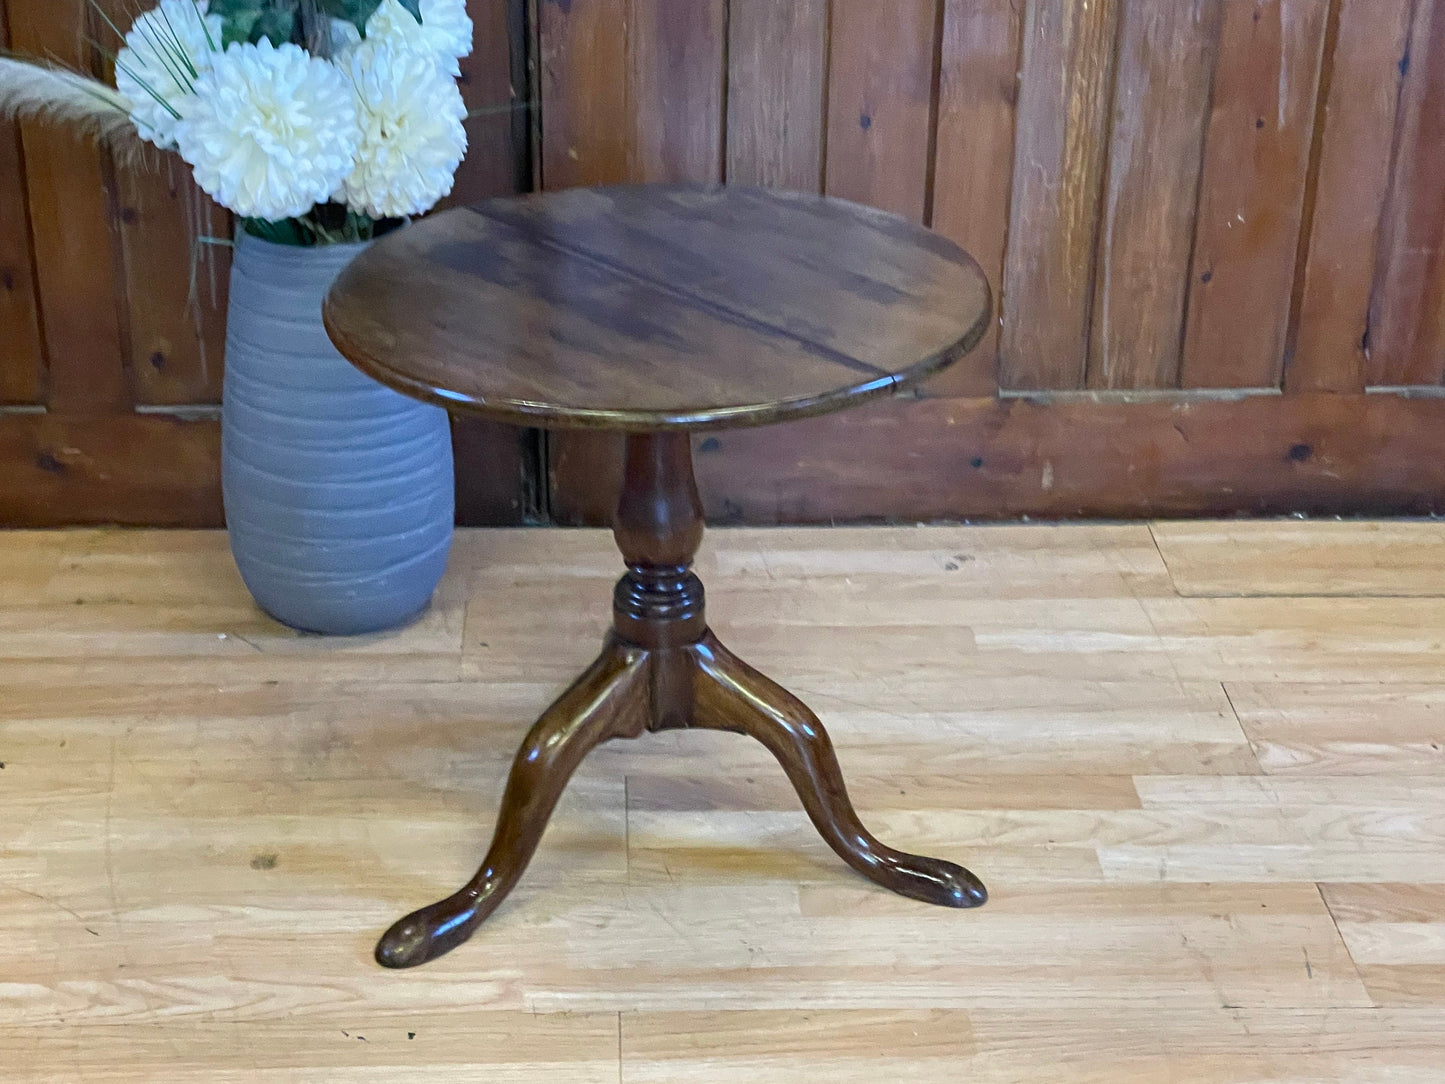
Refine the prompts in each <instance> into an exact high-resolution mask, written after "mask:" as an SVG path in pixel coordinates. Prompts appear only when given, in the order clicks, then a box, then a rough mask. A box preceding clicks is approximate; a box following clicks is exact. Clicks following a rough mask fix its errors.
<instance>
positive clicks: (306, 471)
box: [221, 234, 453, 635]
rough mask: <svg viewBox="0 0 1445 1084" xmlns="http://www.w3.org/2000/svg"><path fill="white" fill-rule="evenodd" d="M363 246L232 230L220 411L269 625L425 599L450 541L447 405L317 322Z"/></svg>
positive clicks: (420, 603) (250, 562) (238, 527)
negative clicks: (402, 388)
mask: <svg viewBox="0 0 1445 1084" xmlns="http://www.w3.org/2000/svg"><path fill="white" fill-rule="evenodd" d="M363 247H364V246H362V245H325V246H318V247H315V248H298V247H294V246H289V245H275V244H271V243H270V242H267V241H262V240H259V239H257V238H254V237H251V236H249V235H244V234H243V235H241V237H240V238H239V240H238V242H237V246H236V253H235V259H234V261H233V263H232V267H231V303H230V315H229V321H228V324H227V328H226V376H225V390H224V396H223V399H222V409H221V425H222V428H221V456H222V488H223V490H224V494H225V501H226V525H227V528H228V529H229V531H230V537H231V553H232V554H233V555H234V556H235V559H236V565H237V567H238V568H239V569H240V570H241V577H242V579H244V580H245V581H246V586H247V587H248V588H249V589H250V591H251V594H252V595H254V596H255V598H256V601H257V602H258V603H259V604H260V605H261V608H262V609H264V610H265V611H266V612H267V613H269V614H270V615H271V616H272V617H274V618H276V619H277V620H278V621H281V622H283V623H285V624H287V625H290V626H292V627H293V628H298V629H304V630H307V631H311V632H323V633H335V634H343V635H347V634H355V633H362V632H374V631H377V630H379V629H385V628H390V627H392V626H395V625H399V624H402V623H404V622H405V621H407V620H408V619H410V618H412V617H413V616H415V615H416V614H418V613H419V612H420V611H421V610H422V609H424V608H425V607H426V605H427V603H428V601H429V600H430V599H431V596H432V592H433V591H434V590H435V589H436V585H437V582H438V581H439V580H440V579H441V576H442V572H443V570H444V569H445V567H446V561H447V552H448V550H449V549H450V546H451V539H452V516H453V496H452V445H451V434H450V428H449V426H448V424H447V416H446V412H445V411H443V410H440V409H438V408H436V407H432V406H427V405H426V404H424V403H419V402H417V401H415V400H413V399H408V398H406V397H405V396H403V395H399V394H398V393H396V392H394V391H391V390H390V389H389V388H386V387H383V386H382V385H381V384H378V383H377V382H376V381H374V380H372V379H371V378H370V377H368V376H364V375H363V374H362V373H360V372H358V371H357V370H356V369H355V368H353V367H352V366H351V365H350V364H349V363H348V362H347V361H346V359H345V358H343V357H342V356H341V355H340V354H339V353H337V351H336V348H335V347H334V346H332V345H331V340H330V339H328V338H327V336H326V331H325V329H324V328H323V327H322V325H321V302H322V299H323V298H324V297H325V295H326V291H327V289H328V288H329V287H330V286H331V283H332V282H333V280H335V278H336V276H337V274H339V273H340V271H341V270H342V268H344V267H345V266H346V264H347V263H348V262H350V260H351V259H352V257H354V256H355V255H356V254H357V253H358V252H360V251H361V249H362V248H363Z"/></svg>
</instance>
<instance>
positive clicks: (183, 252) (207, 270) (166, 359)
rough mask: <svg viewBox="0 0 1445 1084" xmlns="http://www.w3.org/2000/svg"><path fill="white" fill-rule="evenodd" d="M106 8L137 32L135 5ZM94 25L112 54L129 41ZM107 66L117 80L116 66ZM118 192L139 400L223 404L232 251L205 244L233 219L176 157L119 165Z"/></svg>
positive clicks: (129, 348) (120, 2)
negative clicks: (222, 363)
mask: <svg viewBox="0 0 1445 1084" xmlns="http://www.w3.org/2000/svg"><path fill="white" fill-rule="evenodd" d="M97 2H98V4H99V6H100V7H101V9H103V10H104V12H105V13H106V17H107V18H108V19H109V20H110V21H111V22H112V23H114V24H115V26H116V27H119V28H121V29H126V28H128V27H129V25H130V23H131V20H132V19H133V18H134V13H135V11H136V6H135V5H134V4H133V3H131V2H130V0H97ZM92 25H94V26H95V28H96V31H97V33H96V40H97V42H98V44H99V46H100V47H101V48H102V49H104V50H106V51H111V52H114V51H117V50H119V49H120V48H121V46H122V45H123V44H124V42H123V41H122V40H121V39H120V38H118V37H117V35H116V33H115V31H114V30H112V29H111V28H110V27H109V26H107V25H105V22H104V20H96V21H95V23H93V24H92ZM100 66H101V68H102V77H103V78H104V79H105V80H106V81H107V82H113V80H114V74H113V73H112V72H111V70H110V65H109V64H108V63H102V64H101V65H100ZM114 186H115V188H114V191H115V199H116V204H115V206H114V207H112V208H110V214H111V230H112V238H113V244H114V245H115V251H116V253H117V255H118V257H119V259H118V262H117V265H116V272H115V273H116V277H117V279H118V284H119V286H120V288H121V292H120V295H119V297H118V301H119V304H120V306H121V330H122V335H123V346H124V347H125V349H126V364H127V366H128V369H129V373H128V375H129V378H130V383H131V391H132V394H133V395H134V397H135V400H136V401H137V402H140V403H145V404H152V405H183V404H189V403H217V402H220V398H221V356H222V353H223V351H224V347H225V336H226V316H225V305H226V295H227V281H228V275H229V273H230V259H229V256H230V253H229V250H228V249H226V248H224V247H219V246H215V245H204V244H202V243H201V241H200V238H202V237H207V236H209V237H220V238H222V239H226V238H228V236H229V227H230V219H229V216H228V215H227V214H226V212H224V211H223V210H221V209H220V208H219V207H216V206H215V205H214V204H213V203H212V202H211V201H210V199H209V198H207V197H206V195H205V194H204V193H202V192H201V190H200V189H199V188H198V187H197V186H196V184H195V182H194V181H193V180H192V179H191V170H190V167H189V166H187V165H186V164H185V163H184V162H182V161H181V160H180V158H179V157H178V156H176V155H173V154H161V153H159V152H157V151H154V150H151V149H149V148H148V149H147V150H146V152H145V154H144V155H143V156H142V157H141V158H140V159H139V160H138V161H137V162H135V163H133V164H129V165H127V164H125V163H123V162H117V163H116V164H115V167H114ZM193 267H194V271H195V279H194V283H195V291H194V295H193V294H192V289H191V287H192V269H193Z"/></svg>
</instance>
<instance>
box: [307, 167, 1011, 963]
mask: <svg viewBox="0 0 1445 1084" xmlns="http://www.w3.org/2000/svg"><path fill="white" fill-rule="evenodd" d="M989 312H990V302H989V292H988V286H987V283H986V281H985V279H984V277H983V275H982V273H981V272H980V271H979V269H978V267H977V265H976V264H975V263H974V262H973V260H971V259H970V258H969V257H968V256H967V255H966V254H965V253H964V252H963V251H962V250H960V249H959V248H958V247H957V246H955V245H953V244H952V243H950V242H948V241H946V240H944V239H943V238H941V237H939V236H938V235H936V234H933V233H930V232H928V231H927V230H924V229H922V228H921V227H917V226H914V225H912V224H910V223H908V222H905V221H903V220H902V219H899V218H895V217H893V216H891V215H887V214H884V213H882V212H878V211H873V210H869V209H866V208H863V207H859V206H856V205H854V204H850V203H845V202H842V201H839V200H832V199H825V198H822V197H816V196H806V195H797V194H791V193H776V192H767V191H762V190H758V189H747V188H709V187H698V186H685V185H683V186H639V187H620V188H610V189H579V190H573V191H567V192H559V193H551V194H547V195H540V196H531V197H522V198H516V199H502V200H493V201H490V202H486V203H482V204H478V205H476V206H474V207H469V208H459V209H457V210H453V211H448V212H446V213H444V214H440V215H437V216H435V217H433V218H430V219H427V220H425V221H422V222H419V223H417V224H415V225H412V226H409V227H407V228H406V229H403V230H399V231H397V232H395V233H393V234H391V235H389V236H388V237H386V238H384V239H383V240H381V241H379V242H378V243H377V244H375V245H374V246H372V247H371V248H370V249H369V250H368V251H367V252H365V253H363V254H362V255H361V256H360V257H359V258H358V259H357V260H356V261H355V262H354V263H353V264H352V265H351V266H350V267H349V268H348V269H347V270H346V271H345V272H344V273H343V274H342V275H341V277H340V279H339V280H338V281H337V283H336V285H335V287H334V288H333V289H332V291H331V294H330V296H329V297H328V299H327V302H326V309H325V316H326V326H327V328H328V330H329V332H330V334H331V337H332V339H333V340H334V341H335V342H336V345H337V347H338V348H339V349H340V350H341V352H342V353H343V354H344V355H346V356H347V357H348V358H349V359H350V360H351V361H352V362H353V363H354V364H355V365H357V366H358V367H359V368H360V369H362V370H363V371H365V372H367V373H369V374H370V375H371V376H373V377H375V378H376V379H378V380H380V381H381V382H382V383H384V384H387V385H389V386H391V387H393V388H396V389H397V390H398V391H401V392H404V393H406V394H408V395H412V396H416V397H417V398H420V399H424V400H427V401H429V402H433V403H437V404H439V405H441V406H444V407H446V408H448V409H449V410H454V411H459V412H468V413H473V414H480V415H484V416H488V417H492V418H497V419H500V420H503V421H509V422H514V423H519V424H532V425H542V426H547V427H554V428H562V427H586V428H600V429H611V430H615V431H618V432H620V433H624V434H626V461H625V462H626V465H625V471H624V480H623V483H622V492H621V495H620V497H619V500H618V503H617V512H616V516H615V518H614V521H613V526H614V534H615V537H616V540H617V546H618V548H619V549H620V550H621V552H622V559H623V562H624V564H625V565H626V568H627V571H626V572H625V573H624V574H623V576H622V579H621V580H620V581H619V582H618V584H617V589H616V591H615V592H614V593H613V599H612V612H613V627H612V631H611V633H610V634H609V635H608V638H607V641H606V643H605V644H604V645H603V647H602V653H601V655H600V656H599V657H598V658H597V661H596V662H594V663H593V664H592V666H591V667H590V668H589V669H588V670H587V671H586V672H585V673H583V674H582V676H581V677H580V678H578V679H577V681H576V682H575V683H574V684H573V685H572V686H571V687H570V688H569V689H568V690H567V691H566V692H564V693H563V694H562V695H561V696H560V697H559V698H558V699H557V700H556V702H555V703H553V704H552V706H551V707H549V708H548V709H547V710H546V711H545V712H543V714H542V716H541V718H540V719H538V721H537V723H536V725H534V726H533V728H532V730H531V732H530V733H528V735H527V737H526V739H525V740H524V741H523V742H522V747H521V749H520V751H519V752H518V753H517V757H516V760H515V762H514V763H513V765H512V770H511V775H510V777H509V779H508V781H507V786H506V791H505V793H504V794H503V796H502V807H501V812H500V814H499V815H498V819H497V826H496V831H495V835H494V838H493V840H492V845H491V848H490V850H489V851H488V852H487V855H486V858H485V859H484V861H483V863H482V866H481V868H480V869H479V870H478V871H477V873H476V876H474V877H473V878H472V879H471V881H469V882H468V883H467V884H466V885H465V886H464V887H463V888H461V889H460V890H459V891H457V892H456V893H455V894H453V895H451V896H449V897H447V898H446V899H444V900H442V901H440V902H439V903H433V904H431V905H430V906H427V907H423V908H422V909H421V910H419V911H416V912H414V913H412V914H410V915H407V916H406V917H405V918H403V919H401V920H400V921H399V922H397V923H396V924H395V925H394V926H392V928H391V929H390V930H388V931H387V932H386V934H385V935H384V936H383V937H382V938H381V941H380V943H379V944H378V945H377V948H376V959H377V961H378V962H379V963H381V964H384V965H385V966H387V967H411V966H414V965H416V964H420V963H424V962H425V961H427V960H430V959H433V958H435V957H437V956H439V955H441V954H442V953H444V952H448V951H450V950H451V949H453V948H455V947H456V946H457V945H459V944H461V943H462V942H463V941H465V940H466V939H467V938H468V937H469V936H470V935H471V934H472V932H473V931H474V930H475V929H476V928H477V926H478V925H479V924H480V923H481V922H482V920H483V919H485V918H486V917H487V916H488V915H489V914H491V913H492V911H494V910H495V909H496V907H497V906H498V904H500V903H501V901H502V900H503V899H504V898H505V897H506V895H507V893H508V892H510V891H511V890H512V888H513V887H514V886H515V885H516V883H517V881H518V880H519V879H520V877H521V876H522V872H523V870H524V869H525V868H526V866H527V863H528V862H529V861H530V859H531V857H532V854H533V852H534V851H535V850H536V847H537V843H538V840H539V839H540V838H541V836H542V832H543V830H544V829H545V828H546V825H547V819H548V817H549V816H550V815H551V813H552V809H553V807H554V806H555V805H556V802H557V799H558V797H559V796H560V795H561V793H562V790H563V788H564V787H565V786H566V784H567V781H568V779H569V778H570V776H571V775H572V773H573V772H574V771H575V770H576V768H577V766H578V765H579V764H580V763H581V762H582V759H583V758H584V757H585V756H586V755H587V754H588V752H589V751H590V750H591V749H593V748H594V747H595V746H597V745H598V744H600V743H602V742H605V741H609V740H611V739H613V738H637V737H640V736H642V735H643V734H645V733H646V732H648V731H654V730H666V729H672V728H683V727H698V728H707V729H713V730H729V731H734V732H737V733H741V734H747V735H750V736H751V737H753V738H756V739H757V740H758V741H760V742H762V743H763V745H765V746H766V747H767V748H768V749H769V750H770V751H771V752H772V753H773V755H774V756H776V757H777V759H778V761H779V763H780V764H781V765H782V768H783V770H784V771H785V772H786V773H787V775H788V778H789V779H790V780H791V781H792V783H793V786H794V787H795V788H796V789H797V792H798V796H799V798H800V799H801V800H802V803H803V806H804V808H805V809H806V810H807V812H808V816H809V817H810V818H811V819H812V822H813V824H814V826H815V827H816V828H817V829H818V831H819V832H820V833H821V834H822V836H823V838H824V839H826V840H827V842H828V844H829V845H830V846H831V847H832V848H833V850H835V851H836V852H837V853H838V855H839V856H840V857H841V858H842V859H843V860H844V861H845V862H847V863H848V864H849V865H850V866H852V867H853V868H854V869H855V870H857V871H858V872H859V873H861V874H863V876H865V877H867V878H869V879H870V880H872V881H874V882H876V883H878V884H880V885H882V886H883V887H885V888H888V889H891V890H892V891H894V892H899V893H902V894H903V895H905V896H909V897H912V898H914V899H918V900H923V901H925V902H927V903H935V904H941V905H944V906H948V907H976V906H978V905H979V904H982V903H983V902H984V900H985V899H986V898H987V893H986V892H985V890H984V887H983V885H982V884H981V883H980V882H979V881H978V879H977V878H975V877H974V876H973V874H971V873H969V872H968V870H966V869H964V868H963V867H961V866H958V865H955V864H953V863H952V862H946V861H943V860H941V859H936V858H924V857H921V856H918V855H911V854H905V853H903V852H902V851H897V850H894V849H893V848H891V847H888V846H886V845H885V844H883V843H880V842H879V841H878V840H876V839H875V838H874V837H873V836H872V835H871V834H870V833H869V832H868V830H867V829H866V828H865V827H864V826H863V824H862V823H861V822H860V821H859V819H858V816H857V814H856V813H855V812H854V810H853V807H852V805H851V804H850V802H849V800H848V793H847V790H846V788H845V787H844V784H843V776H842V772H841V771H840V769H839V767H838V761H837V758H836V757H835V756H834V754H833V747H832V744H831V742H830V741H829V739H828V734H827V731H825V730H824V729H823V726H822V724H821V723H820V722H819V721H818V718H817V716H815V715H814V714H813V713H812V712H811V711H810V710H809V709H808V708H807V707H806V706H805V705H804V704H803V703H802V702H801V701H799V700H798V699H797V698H796V697H794V696H793V695H792V694H791V693H789V692H788V691H787V690H786V689H784V688H782V687H781V686H780V685H778V684H776V683H775V682H773V681H770V680H769V679H768V678H766V677H764V676H763V675H762V674H760V673H759V672H758V671H756V670H754V669H753V668H752V667H751V666H749V665H748V664H747V663H745V662H743V661H742V660H740V659H738V658H737V657H736V656H734V655H732V654H731V653H730V652H729V651H728V650H727V648H725V647H724V646H723V645H722V644H721V643H719V642H718V640H717V638H716V637H715V636H714V635H713V634H712V633H711V632H710V631H709V629H708V626H707V621H706V619H705V617H704V606H703V585H702V582H701V581H700V580H699V579H698V577H697V576H696V575H695V574H694V573H693V572H692V568H691V566H692V560H693V555H694V554H695V553H696V552H697V548H698V544H699V543H700V542H701V540H702V534H703V513H702V503H701V501H700V500H699V498H698V491H697V486H696V484H695V482H694V479H693V470H692V451H691V445H690V443H689V434H690V432H692V431H696V430H705V429H718V428H725V427H730V426H745V425H761V424H766V423H770V422H779V421H785V420H787V419H789V418H797V417H803V416H807V415H812V414H821V413H825V412H828V411H832V410H838V409H842V408H844V407H848V406H851V405H854V404H856V403H859V402H862V401H864V400H866V399H868V398H870V397H875V396H881V395H887V394H891V393H894V392H897V391H899V390H900V389H902V388H905V387H907V386H909V385H911V384H913V383H915V382H917V381H919V380H921V379H923V378H925V377H927V376H929V375H930V374H932V373H934V372H936V371H938V370H939V369H941V368H943V367H944V366H946V365H948V364H949V363H951V362H952V361H954V360H956V359H957V358H959V357H961V356H963V354H965V353H967V352H968V351H969V350H970V349H972V348H973V346H974V345H975V344H976V343H977V342H978V340H979V338H981V337H982V335H983V332H984V329H985V327H986V325H987V321H988V319H989ZM541 619H542V620H545V617H543V618H541Z"/></svg>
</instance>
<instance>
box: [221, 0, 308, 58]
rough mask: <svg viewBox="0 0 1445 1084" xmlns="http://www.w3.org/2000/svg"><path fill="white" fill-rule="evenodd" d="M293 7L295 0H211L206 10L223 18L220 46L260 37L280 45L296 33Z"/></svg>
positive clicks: (250, 40)
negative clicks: (223, 28)
mask: <svg viewBox="0 0 1445 1084" xmlns="http://www.w3.org/2000/svg"><path fill="white" fill-rule="evenodd" d="M296 7H297V0H211V7H210V11H211V14H212V15H219V16H220V17H221V19H222V20H223V25H224V27H225V32H224V33H223V35H222V37H221V44H222V46H223V47H225V46H229V45H230V44H231V43H232V42H237V41H240V42H251V43H253V44H254V43H255V42H258V41H260V40H261V39H262V38H269V39H270V40H271V44H273V45H280V44H282V43H283V42H287V41H290V40H291V38H292V36H293V35H294V34H295V33H296Z"/></svg>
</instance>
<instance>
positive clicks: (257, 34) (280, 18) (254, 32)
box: [251, 8, 296, 45]
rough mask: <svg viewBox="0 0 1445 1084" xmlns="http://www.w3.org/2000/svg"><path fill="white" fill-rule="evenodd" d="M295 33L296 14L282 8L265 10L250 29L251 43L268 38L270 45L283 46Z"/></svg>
mask: <svg viewBox="0 0 1445 1084" xmlns="http://www.w3.org/2000/svg"><path fill="white" fill-rule="evenodd" d="M295 33H296V12H295V11H294V10H293V11H287V10H285V9H284V8H267V9H266V10H265V11H263V12H261V17H260V18H259V19H257V20H256V25H255V26H254V27H252V28H251V41H253V42H259V41H260V40H261V39H262V38H270V39H271V44H272V45H283V44H285V43H286V42H288V41H290V40H291V36H292V35H293V34H295Z"/></svg>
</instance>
